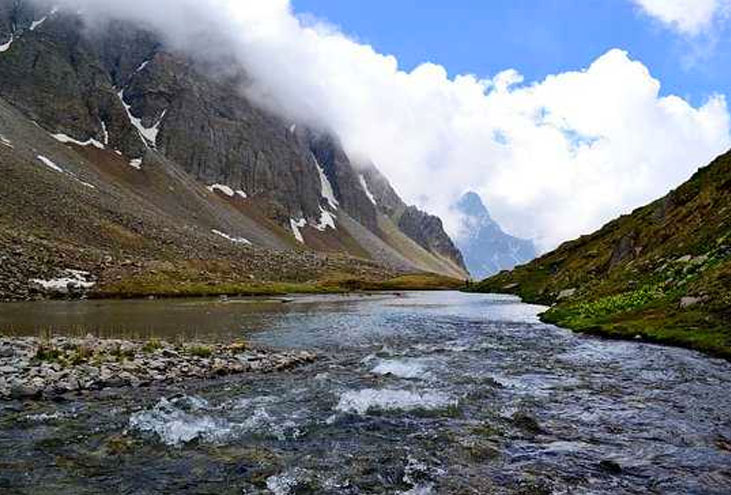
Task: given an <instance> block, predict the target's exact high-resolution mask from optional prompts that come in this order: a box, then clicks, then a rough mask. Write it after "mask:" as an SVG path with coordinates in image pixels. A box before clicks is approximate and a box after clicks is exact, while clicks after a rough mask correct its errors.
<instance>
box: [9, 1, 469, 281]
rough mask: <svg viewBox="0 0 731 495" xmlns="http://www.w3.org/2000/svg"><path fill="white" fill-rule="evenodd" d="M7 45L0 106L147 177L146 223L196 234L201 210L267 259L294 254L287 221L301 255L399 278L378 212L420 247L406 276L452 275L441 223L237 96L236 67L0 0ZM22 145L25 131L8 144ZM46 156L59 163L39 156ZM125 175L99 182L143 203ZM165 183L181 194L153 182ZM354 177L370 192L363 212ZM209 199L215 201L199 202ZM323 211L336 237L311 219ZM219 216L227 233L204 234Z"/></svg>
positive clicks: (95, 157) (242, 77) (307, 133)
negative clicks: (389, 271)
mask: <svg viewBox="0 0 731 495" xmlns="http://www.w3.org/2000/svg"><path fill="white" fill-rule="evenodd" d="M43 18H45V20H44V21H43V23H42V24H39V23H38V22H39V21H40V20H41V19H43ZM31 27H34V29H31ZM11 38H12V44H11V46H10V48H9V49H8V50H6V51H4V52H2V53H0V102H3V101H4V102H6V103H7V104H9V105H10V106H12V107H13V109H14V110H17V111H19V112H20V115H22V116H23V117H24V118H26V119H27V120H28V121H32V122H34V123H36V124H37V126H38V127H40V129H38V130H39V131H40V130H42V131H44V132H45V135H46V136H48V135H49V134H50V135H54V134H65V135H67V136H69V137H70V138H72V139H73V140H76V141H78V142H82V143H83V142H88V141H89V140H94V141H95V142H96V143H99V144H100V145H101V147H103V148H104V149H103V150H97V149H96V148H93V147H87V148H93V149H91V150H89V149H86V150H84V160H85V161H82V160H78V159H77V160H76V161H75V162H74V164H75V165H78V166H80V167H81V166H82V165H83V166H87V165H88V166H94V167H97V170H98V171H101V172H103V173H104V174H108V173H109V172H110V171H113V169H112V168H110V166H109V165H108V163H115V164H121V166H125V165H127V164H130V163H133V164H134V165H135V166H137V167H140V166H141V167H142V168H143V170H145V171H147V174H148V177H147V180H151V179H150V177H149V174H152V173H153V171H156V170H157V172H156V177H155V180H157V181H158V182H156V183H155V186H154V188H152V187H151V186H149V185H147V186H145V187H147V189H145V191H144V194H150V196H149V199H150V200H151V201H152V202H153V203H154V204H155V209H153V210H149V214H150V215H157V214H165V215H173V216H175V218H176V220H175V221H176V222H182V224H181V225H180V228H181V229H183V230H184V229H189V228H191V227H190V226H189V225H188V224H187V222H190V223H191V224H196V225H198V224H200V222H201V218H204V217H206V215H208V214H209V213H211V214H214V216H215V218H216V221H215V222H212V223H213V225H211V226H210V227H208V224H206V228H207V229H208V230H207V232H208V233H210V231H211V229H213V230H217V231H222V232H224V233H227V235H228V234H231V235H230V236H229V237H233V238H239V237H246V236H245V235H243V234H248V236H249V237H251V238H252V239H253V241H254V244H255V245H257V243H260V244H259V245H261V247H265V248H269V249H282V248H283V247H284V246H290V247H292V248H298V247H299V246H300V243H298V242H297V241H296V240H295V235H296V234H297V232H295V230H296V229H295V228H294V227H292V222H293V221H294V222H297V223H300V224H302V223H301V222H302V221H304V224H302V225H304V226H303V227H300V230H301V231H302V232H300V233H299V234H300V235H301V236H303V242H304V244H305V246H303V247H304V248H310V249H314V250H321V251H328V252H333V251H335V252H345V253H347V254H350V255H355V256H359V257H365V258H370V259H378V261H379V262H380V263H385V264H391V265H392V266H396V265H398V266H399V267H400V269H403V268H404V266H405V265H404V259H403V255H404V253H403V252H401V254H399V255H393V254H392V253H391V251H389V249H386V246H383V245H381V244H379V243H386V244H389V242H392V241H391V240H390V239H391V238H392V237H393V236H391V237H389V236H387V235H385V234H384V232H382V230H381V223H380V220H379V219H380V218H381V217H382V215H384V214H385V215H387V216H388V217H389V218H390V219H391V220H392V221H393V224H395V225H396V227H397V228H400V229H401V231H402V232H401V233H402V234H405V235H406V236H408V237H409V238H411V239H412V240H414V241H415V242H416V243H418V244H419V246H421V247H422V248H423V249H425V250H426V251H427V253H420V255H419V256H421V257H422V259H420V260H419V262H418V263H413V266H412V268H411V269H412V270H416V267H417V266H418V267H423V266H425V264H424V262H423V261H424V260H423V257H424V256H427V257H428V256H433V257H434V258H435V259H436V258H444V257H446V258H447V259H449V260H451V262H453V263H454V264H455V265H456V266H457V267H462V268H463V266H464V265H463V263H462V259H461V255H460V254H459V251H457V250H456V248H454V245H453V244H452V243H451V240H450V239H449V237H448V236H447V235H446V233H444V230H443V229H442V225H441V221H439V220H438V219H437V218H436V217H432V216H429V215H427V214H425V213H422V212H419V211H418V210H416V209H414V208H408V207H407V206H406V205H405V204H404V203H403V201H401V199H400V198H399V197H398V195H397V194H396V193H395V191H394V190H393V188H391V186H390V184H388V181H387V180H386V179H385V178H384V177H383V176H381V175H380V174H379V173H378V171H377V170H376V169H375V167H373V166H370V167H368V168H366V169H363V170H361V168H358V167H355V166H354V165H353V164H352V163H351V160H350V159H349V157H348V155H347V153H346V152H345V151H344V150H343V147H342V146H341V144H340V142H339V140H338V139H337V137H335V136H333V135H332V134H330V133H327V132H316V131H313V130H310V129H307V128H306V126H302V125H296V126H295V125H293V124H294V123H292V122H289V121H286V120H284V119H282V118H281V117H278V116H276V115H273V114H271V113H269V112H268V111H265V110H263V109H262V108H261V107H259V106H257V105H256V104H255V103H254V102H252V101H251V100H249V99H248V98H247V97H246V95H245V92H244V89H245V87H246V83H247V76H246V74H245V73H244V71H243V70H237V69H236V68H235V67H234V68H232V67H230V66H226V67H223V66H222V64H221V62H218V65H216V63H213V62H203V61H200V60H193V59H191V58H189V57H187V56H185V55H183V54H180V53H176V52H174V51H171V50H169V49H168V48H167V47H166V46H165V45H164V43H163V42H161V40H160V38H158V37H157V36H156V35H155V33H152V32H149V31H146V30H144V29H140V28H138V27H136V26H133V25H130V24H127V23H122V22H111V23H108V24H106V25H104V26H103V27H101V28H100V27H98V26H95V27H94V26H85V25H84V23H83V21H82V20H81V18H80V17H79V16H78V15H76V14H74V13H70V12H64V11H57V12H53V13H52V12H50V11H48V12H44V11H38V10H37V9H36V8H34V7H32V6H31V4H30V3H29V2H27V1H25V0H0V44H4V43H5V42H6V40H10V39H11ZM8 122H11V123H10V124H8V125H9V126H12V125H13V124H12V120H8ZM11 130H12V129H3V128H2V127H0V133H4V134H8V135H11V134H14V133H13V132H10V131H11ZM30 135H31V134H29V133H28V132H25V131H23V132H22V133H15V135H14V136H13V137H14V138H15V139H22V138H20V137H18V136H30ZM29 139H35V138H30V137H29ZM50 142H51V143H55V144H56V145H58V143H57V142H55V141H53V140H51V141H50ZM27 144H30V143H27ZM98 147H99V146H98ZM98 147H97V148H98ZM55 149H56V148H54V150H55ZM15 151H16V152H17V151H18V147H16V149H15ZM77 151H79V150H77ZM8 152H9V151H8ZM28 153H29V155H28V156H26V157H23V159H31V160H32V159H33V158H34V156H33V155H32V154H31V152H30V149H29V150H28ZM39 153H40V151H39ZM45 154H47V155H48V156H49V157H50V158H54V157H58V156H59V155H55V154H54V153H53V152H52V151H50V150H49V151H46V152H45ZM15 158H17V159H18V162H17V163H21V162H22V160H21V159H20V158H18V157H15ZM115 166H116V165H115ZM163 170H164V172H163ZM320 170H322V172H323V173H324V177H325V178H326V179H325V180H323V178H322V174H321V173H320ZM81 172H82V171H80V170H76V171H75V172H74V173H76V174H80V173H81ZM18 173H19V174H21V175H22V174H24V173H25V172H23V171H22V169H18ZM130 173H134V172H130V171H129V170H125V172H124V174H122V175H120V174H118V173H117V172H115V173H114V174H111V176H110V177H108V179H109V180H110V181H111V183H110V184H109V185H110V186H116V185H121V184H116V183H115V181H117V180H120V178H121V177H124V179H125V180H127V179H129V180H130V181H131V182H130V183H131V184H136V186H135V187H137V188H138V190H137V191H136V193H139V194H142V192H141V189H140V188H142V187H143V183H142V182H141V181H140V179H139V177H137V176H134V177H132V176H129V174H130ZM128 176H129V177H128ZM172 177H174V178H175V180H176V181H177V180H178V179H180V182H181V183H182V184H185V186H184V187H182V189H181V186H180V185H179V184H178V185H176V184H177V182H176V183H175V184H174V183H172V182H171V183H169V184H167V186H165V184H163V182H164V181H165V180H170V178H172ZM363 180H364V181H365V183H366V185H367V186H369V187H372V188H373V194H374V196H375V198H376V202H375V204H374V202H373V201H372V200H371V198H370V197H369V195H368V194H367V193H366V190H365V188H364V186H363V182H362V181H363ZM135 181H137V182H135ZM214 184H219V185H222V186H225V187H226V188H227V189H226V190H229V189H230V191H235V192H236V194H235V195H234V196H230V195H227V194H213V195H211V194H209V193H208V192H207V191H205V189H204V187H203V186H211V185H214ZM128 185H129V184H127V183H125V184H124V186H125V187H127V186H128ZM326 185H327V187H326ZM326 189H332V192H333V195H334V198H335V201H336V203H337V204H335V205H331V204H330V203H331V202H330V201H329V200H328V199H327V198H326V196H327V194H326ZM153 190H154V191H155V192H154V194H157V195H158V196H154V195H152V194H153ZM11 191H12V189H11ZM163 193H164V194H163ZM168 194H169V195H171V196H175V201H176V206H175V209H174V210H171V209H170V208H172V207H171V206H170V204H169V202H168V200H167V199H163V198H167V196H165V195H168ZM156 198H159V199H156ZM128 199H129V200H130V201H131V202H132V203H134V201H135V200H134V198H128ZM214 200H215V201H218V203H215V204H210V202H211V201H214ZM222 200H223V201H225V202H227V208H231V207H233V208H234V209H235V210H236V214H235V215H234V216H233V217H229V216H228V215H229V213H225V214H224V213H222V211H223V210H222V208H223V207H222V205H221V204H220V201H222ZM112 204H117V205H120V204H122V203H121V202H120V201H119V200H117V201H116V203H115V202H114V201H112ZM196 208H204V210H205V211H204V212H199V210H197V209H196ZM103 210H104V211H107V212H108V214H109V215H110V218H112V219H114V221H116V219H117V218H118V217H119V212H114V211H113V207H112V206H106V205H105V207H104V208H103ZM158 210H159V211H158ZM227 211H228V210H227ZM181 215H182V216H181ZM185 215H187V217H186V216H185ZM329 215H332V217H333V221H334V224H335V228H332V227H331V226H329V221H323V219H324V220H329ZM179 217H180V218H179ZM244 217H246V220H245V221H244V220H242V219H243V218H244ZM338 217H340V218H338ZM44 218H45V217H44ZM53 218H55V219H56V220H54V221H60V220H59V219H58V218H57V215H54V217H53ZM222 218H225V229H224V228H223V227H220V225H218V226H216V225H217V224H216V222H219V223H220V221H221V219H222ZM234 218H235V219H234ZM181 219H187V221H186V220H181ZM236 231H243V233H242V235H238V234H236ZM254 231H256V234H254ZM247 239H248V237H247ZM356 239H359V240H356ZM364 242H365V243H367V244H368V246H364V245H363V243H364ZM376 251H377V252H378V256H376V254H375V253H376ZM401 251H403V249H402V250H401ZM394 252H395V251H394ZM383 253H387V254H383ZM406 258H407V260H408V258H409V256H408V255H407V256H406ZM427 265H428V264H427ZM433 266H441V265H440V264H439V263H435V264H434V265H433ZM406 269H408V267H407V268H406ZM459 270H460V268H457V271H458V272H459ZM436 271H439V270H436ZM452 274H454V273H452Z"/></svg>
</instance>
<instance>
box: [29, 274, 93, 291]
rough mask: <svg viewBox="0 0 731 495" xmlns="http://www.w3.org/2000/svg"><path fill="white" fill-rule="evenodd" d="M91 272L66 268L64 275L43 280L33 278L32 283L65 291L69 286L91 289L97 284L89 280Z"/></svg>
mask: <svg viewBox="0 0 731 495" xmlns="http://www.w3.org/2000/svg"><path fill="white" fill-rule="evenodd" d="M90 277H91V274H90V273H89V272H84V271H81V270H64V276H63V277H59V278H53V279H50V280H42V279H39V278H34V279H31V280H30V282H31V283H32V284H36V285H39V286H41V287H43V289H44V290H46V291H54V292H63V291H66V290H68V289H69V288H75V289H90V288H92V287H94V285H96V283H95V282H91V281H89V278H90Z"/></svg>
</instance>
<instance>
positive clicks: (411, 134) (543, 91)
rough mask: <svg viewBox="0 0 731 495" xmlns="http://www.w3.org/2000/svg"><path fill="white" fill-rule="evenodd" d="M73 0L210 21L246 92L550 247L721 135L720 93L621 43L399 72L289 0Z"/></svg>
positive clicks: (640, 194) (186, 30) (662, 180)
mask: <svg viewBox="0 0 731 495" xmlns="http://www.w3.org/2000/svg"><path fill="white" fill-rule="evenodd" d="M67 1H71V0H67ZM78 2H81V3H82V4H85V5H83V6H84V7H85V9H86V12H92V11H93V10H92V8H94V7H95V8H96V11H98V12H112V13H113V14H114V15H117V16H124V17H127V18H130V19H133V20H145V21H147V22H149V23H150V24H152V25H153V26H155V27H156V28H158V29H161V30H164V31H165V32H166V33H167V35H168V37H169V40H170V41H171V42H173V43H175V44H176V45H177V46H178V47H182V48H185V49H189V50H196V51H197V52H198V53H199V54H200V53H201V52H205V51H206V50H210V49H211V46H212V45H210V44H206V43H203V41H202V40H205V38H201V36H210V33H216V35H217V36H219V38H220V39H221V40H224V41H225V43H217V44H216V46H218V47H219V50H222V51H226V52H232V53H235V54H237V55H238V57H239V58H240V61H241V62H242V63H243V64H244V65H245V66H246V68H247V70H248V72H249V74H250V75H251V76H252V79H253V81H254V85H253V86H252V87H250V88H248V89H247V90H248V92H249V94H251V95H253V96H254V97H256V98H257V99H259V100H260V101H261V102H263V103H264V104H266V105H268V106H270V107H271V108H273V109H275V110H277V111H279V112H281V113H283V114H285V115H286V116H287V117H288V118H290V119H293V120H295V121H302V122H306V123H313V122H314V123H317V124H320V125H323V126H326V127H328V128H331V129H334V130H335V131H336V132H337V133H338V134H339V135H340V137H341V138H342V140H343V142H344V144H345V146H346V148H347V150H348V151H349V152H350V153H351V155H353V156H361V157H367V158H370V159H373V160H374V161H375V162H376V163H377V165H378V166H379V167H380V168H381V169H382V170H383V171H384V172H385V173H386V175H387V176H388V177H389V178H390V179H391V180H392V182H393V183H394V185H395V186H396V188H397V189H398V190H399V191H400V192H401V193H402V195H403V196H404V197H405V199H406V200H407V201H410V202H415V203H417V204H419V205H420V206H422V207H425V208H427V209H428V210H430V211H432V212H434V213H437V214H439V215H441V216H442V217H443V218H444V219H445V220H446V221H447V225H448V227H452V226H455V225H457V223H458V222H457V221H456V219H455V218H454V216H453V215H454V213H453V212H452V211H451V209H450V205H451V204H453V202H454V201H455V199H456V198H457V197H458V196H459V195H460V194H461V193H462V192H464V191H465V190H468V189H472V190H476V191H478V192H480V193H481V194H482V195H483V197H484V198H485V199H486V200H487V202H488V204H489V207H490V209H491V210H492V212H493V214H494V216H495V217H496V219H497V220H498V221H500V222H501V223H502V224H503V225H504V226H505V227H506V229H507V230H508V231H510V232H511V233H514V234H517V235H521V236H525V237H533V238H535V239H537V240H538V242H539V245H540V246H541V247H542V248H544V249H547V248H551V247H554V246H555V245H556V244H557V243H559V242H560V241H563V240H567V239H569V238H572V237H575V236H577V235H579V234H582V233H588V232H590V231H592V230H594V229H596V228H598V227H600V226H601V225H602V224H603V223H605V222H606V221H608V220H610V219H611V218H613V217H615V216H616V215H618V214H620V213H623V212H627V211H628V210H630V209H632V208H634V207H637V206H640V205H642V204H644V203H646V202H648V201H650V200H653V199H655V198H657V197H660V196H662V195H663V194H665V193H666V192H667V191H668V190H669V189H670V188H672V187H674V186H677V185H679V184H680V183H681V182H682V181H684V180H685V179H687V178H688V177H689V176H690V175H691V174H692V172H694V171H695V169H696V168H697V167H698V166H700V165H704V164H706V163H707V162H709V161H710V160H711V159H712V158H713V157H714V155H716V154H718V153H720V152H722V151H725V150H726V149H727V148H729V147H731V139H730V137H729V136H730V127H729V114H728V111H727V107H726V101H725V99H724V97H723V96H714V97H711V98H710V99H709V100H708V101H707V102H706V103H705V104H704V105H702V106H700V107H693V106H692V105H691V104H689V103H688V102H686V101H685V100H683V99H681V98H679V97H675V96H661V94H660V83H659V82H658V81H657V80H655V79H654V78H653V77H652V76H651V74H650V73H649V71H648V70H647V68H646V67H645V66H644V65H642V64H641V63H640V62H637V61H633V60H631V59H630V57H629V56H628V55H627V54H626V53H625V52H622V51H619V50H611V51H609V52H608V53H606V54H604V55H602V56H601V57H599V58H598V59H597V60H595V61H594V62H593V63H591V64H590V65H589V66H588V68H586V69H585V70H581V71H576V72H566V73H561V74H556V75H553V76H550V77H548V78H546V79H545V80H544V81H541V82H538V83H535V84H530V85H526V84H523V82H522V77H521V76H520V74H518V73H517V72H515V71H513V70H508V71H505V72H502V73H500V74H497V75H496V76H494V77H492V78H489V79H478V78H476V77H474V76H471V75H462V76H457V77H456V78H453V79H450V78H449V77H448V75H447V72H446V70H445V69H444V68H443V67H441V66H439V65H435V64H424V65H421V66H419V67H417V68H416V69H414V70H413V71H411V72H404V71H402V70H399V67H398V62H397V60H396V58H395V57H392V56H386V55H383V54H380V53H377V52H376V51H375V50H374V49H373V48H371V47H369V46H366V45H363V44H360V43H358V42H356V41H353V40H351V39H349V38H348V37H346V36H344V35H343V34H341V33H340V32H338V31H337V30H335V29H334V28H333V27H332V26H329V25H325V24H322V25H321V24H317V23H313V22H312V21H311V20H310V21H303V20H301V19H300V18H298V17H296V16H294V15H293V14H292V12H291V7H290V5H289V3H288V1H287V0H276V1H271V2H260V1H258V0H239V1H234V0H207V1H194V0H177V1H174V0H160V1H158V2H154V3H148V2H147V1H142V0H126V1H125V2H115V3H114V4H113V5H110V4H109V2H107V1H101V0H77V1H76V2H75V4H76V5H78ZM167 12H174V15H173V16H172V17H171V16H166V15H163V14H164V13H167ZM190 26H195V28H191V27H190Z"/></svg>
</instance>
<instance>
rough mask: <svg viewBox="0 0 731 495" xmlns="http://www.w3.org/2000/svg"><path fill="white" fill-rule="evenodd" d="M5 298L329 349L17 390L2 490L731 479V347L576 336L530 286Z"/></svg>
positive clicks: (55, 315)
mask: <svg viewBox="0 0 731 495" xmlns="http://www.w3.org/2000/svg"><path fill="white" fill-rule="evenodd" d="M4 308H5V307H0V314H2V315H3V316H2V318H0V320H1V321H0V325H2V327H4V328H5V329H6V331H7V330H8V328H9V327H10V326H12V328H13V330H14V331H15V332H19V333H28V332H34V331H36V330H34V329H35V328H37V326H39V325H43V326H45V327H46V328H48V329H54V330H56V331H59V330H65V331H72V332H85V331H87V330H93V331H98V332H100V333H107V334H117V333H120V331H121V330H120V328H121V327H122V326H123V324H124V323H125V321H126V322H128V323H129V325H128V327H127V328H128V329H129V330H128V331H129V332H132V333H133V334H147V333H153V332H152V329H153V328H158V329H159V332H160V334H162V336H166V335H172V334H174V333H175V332H183V333H185V334H186V335H189V336H198V337H202V338H203V337H205V338H213V337H214V336H218V338H235V337H240V336H242V335H246V338H248V339H249V340H252V341H255V342H258V343H261V344H265V345H269V346H276V347H295V348H308V349H315V350H317V351H318V352H319V354H320V355H321V359H320V361H319V362H317V363H315V364H313V365H311V366H309V367H306V368H300V369H298V370H295V371H292V372H286V373H280V374H272V375H266V376H249V377H247V376H241V377H232V378H228V379H222V380H219V381H209V382H198V383H189V384H186V385H185V386H182V387H181V386H171V387H166V388H159V389H150V390H137V391H124V390H123V391H112V392H105V393H99V394H96V395H91V396H89V397H87V398H84V399H75V400H72V401H66V402H59V403H55V404H49V403H32V402H28V403H20V402H11V403H2V404H0V492H2V493H29V494H30V493H32V494H44V493H56V494H58V493H130V494H143V493H144V494H147V493H150V494H152V493H211V494H220V493H232V494H233V493H236V494H242V493H243V494H259V493H261V494H272V493H273V494H280V495H281V494H285V495H286V494H292V495H294V494H345V495H347V494H409V495H420V494H422V495H423V494H471V493H474V494H485V493H498V494H503V493H505V494H526V495H527V494H542V493H546V494H622V493H637V494H647V493H658V494H674V493H677V494H686V493H690V494H728V493H731V452H730V451H729V450H730V449H731V393H730V392H731V365H730V364H729V363H726V362H724V361H719V360H713V359H709V358H706V357H703V356H701V355H699V354H696V353H693V352H689V351H685V350H680V349H672V348H663V347H658V346H651V345H645V344H640V343H634V342H607V341H601V340H596V339H593V338H588V337H582V336H577V335H573V334H571V333H569V332H567V331H564V330H561V329H558V328H555V327H552V326H548V325H544V324H542V323H540V322H539V321H538V320H537V317H536V314H537V313H538V312H539V311H540V310H541V308H539V307H535V306H529V305H525V304H521V303H520V302H518V301H517V300H516V299H513V298H509V297H503V296H489V295H465V294H459V293H424V294H422V293H409V294H406V295H404V296H402V297H397V296H389V295H382V296H374V297H370V298H356V297H341V296H336V297H332V296H330V297H307V298H295V300H294V301H292V302H289V303H282V302H281V301H270V302H265V303H261V302H260V303H257V304H247V303H240V302H229V303H225V304H223V303H220V302H216V301H195V302H190V301H173V302H169V301H150V302H120V303H89V302H87V303H66V304H64V303H53V304H47V305H44V304H40V305H34V306H27V305H25V306H24V305H19V306H12V307H8V309H7V312H6V311H5V310H4ZM22 308H26V310H23V309H22ZM27 308H32V309H31V310H30V311H28V310H27ZM125 315H126V316H125ZM125 318H126V320H125ZM10 323H13V324H12V325H10ZM3 490H4V491H3Z"/></svg>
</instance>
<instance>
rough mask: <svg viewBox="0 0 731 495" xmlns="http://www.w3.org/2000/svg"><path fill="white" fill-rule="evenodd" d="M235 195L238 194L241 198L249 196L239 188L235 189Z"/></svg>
mask: <svg viewBox="0 0 731 495" xmlns="http://www.w3.org/2000/svg"><path fill="white" fill-rule="evenodd" d="M236 195H237V196H240V197H241V198H243V199H246V198H248V197H249V196H248V195H247V194H246V193H245V192H244V191H242V190H241V189H239V190H237V191H236Z"/></svg>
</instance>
